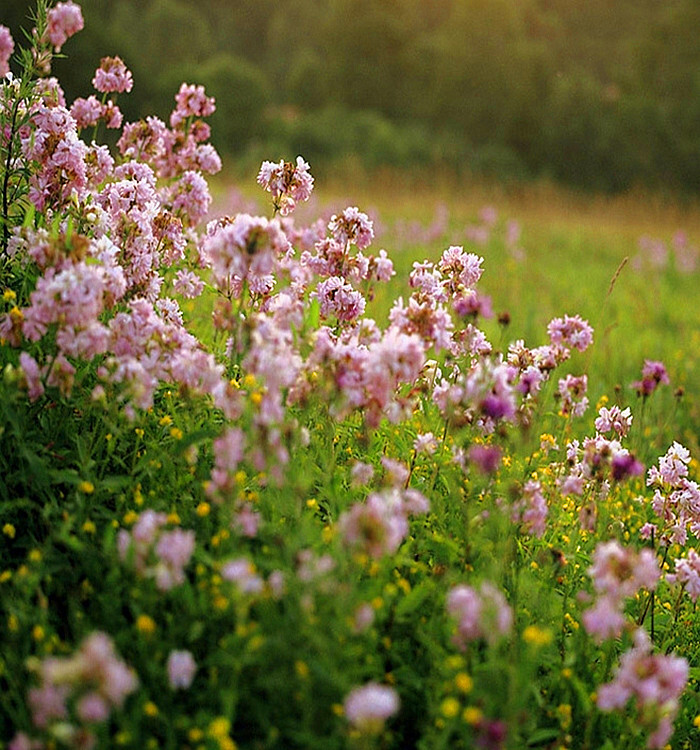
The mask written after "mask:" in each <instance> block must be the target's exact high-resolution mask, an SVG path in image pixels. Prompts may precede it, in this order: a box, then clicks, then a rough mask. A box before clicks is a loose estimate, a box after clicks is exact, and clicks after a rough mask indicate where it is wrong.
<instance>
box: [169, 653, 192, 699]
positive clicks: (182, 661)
mask: <svg viewBox="0 0 700 750" xmlns="http://www.w3.org/2000/svg"><path fill="white" fill-rule="evenodd" d="M167 670H168V684H169V685H170V688H171V689H172V690H187V688H189V687H190V685H191V684H192V680H194V675H195V672H196V671H197V664H196V662H195V660H194V657H193V656H192V654H191V653H190V652H189V651H171V652H170V654H169V655H168V664H167Z"/></svg>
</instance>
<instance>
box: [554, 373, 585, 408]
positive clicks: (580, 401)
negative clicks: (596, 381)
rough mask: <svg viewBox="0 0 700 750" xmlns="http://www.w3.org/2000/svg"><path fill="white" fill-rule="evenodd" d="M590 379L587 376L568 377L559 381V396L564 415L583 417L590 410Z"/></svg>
mask: <svg viewBox="0 0 700 750" xmlns="http://www.w3.org/2000/svg"><path fill="white" fill-rule="evenodd" d="M587 390H588V378H587V376H586V375H580V376H578V377H577V376H574V375H566V376H564V377H563V378H561V379H560V380H559V385H558V387H557V394H556V395H557V396H558V398H559V403H560V409H561V412H562V414H564V415H571V416H572V417H582V416H583V415H584V414H585V413H586V409H588V397H587V396H586V391H587Z"/></svg>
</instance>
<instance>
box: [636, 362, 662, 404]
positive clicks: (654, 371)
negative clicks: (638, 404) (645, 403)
mask: <svg viewBox="0 0 700 750" xmlns="http://www.w3.org/2000/svg"><path fill="white" fill-rule="evenodd" d="M670 382H671V381H670V380H669V377H668V372H667V371H666V366H665V365H664V363H663V362H659V361H657V360H653V359H645V360H644V367H642V379H641V380H635V382H634V383H632V385H631V387H632V388H634V389H635V391H637V394H638V395H639V396H643V397H644V398H647V396H650V395H651V394H652V393H653V392H654V391H655V390H656V389H657V388H658V387H659V386H660V385H668V384H669V383H670Z"/></svg>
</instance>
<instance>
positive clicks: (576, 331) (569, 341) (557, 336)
mask: <svg viewBox="0 0 700 750" xmlns="http://www.w3.org/2000/svg"><path fill="white" fill-rule="evenodd" d="M547 333H548V334H549V340H550V341H551V342H552V344H554V345H555V346H564V347H568V348H572V349H578V350H579V351H580V352H583V351H585V350H586V349H588V347H589V346H590V345H591V344H592V343H593V329H592V328H591V326H590V325H589V324H588V322H587V321H585V320H583V319H582V318H581V316H580V315H574V316H569V315H565V316H564V317H563V318H555V319H554V320H552V321H551V322H550V323H549V325H548V326H547Z"/></svg>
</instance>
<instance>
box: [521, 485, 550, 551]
mask: <svg viewBox="0 0 700 750" xmlns="http://www.w3.org/2000/svg"><path fill="white" fill-rule="evenodd" d="M547 513H548V509H547V501H546V499H545V497H544V495H543V494H542V485H541V484H540V482H538V481H537V480H534V479H530V480H528V481H527V482H526V484H525V487H524V488H523V493H522V496H521V498H520V499H519V500H518V501H517V502H516V503H515V504H514V505H513V520H514V521H515V522H516V523H521V524H522V526H523V531H525V533H527V534H532V535H533V536H536V537H541V536H542V535H543V534H544V532H545V530H546V528H547V525H546V524H547Z"/></svg>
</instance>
